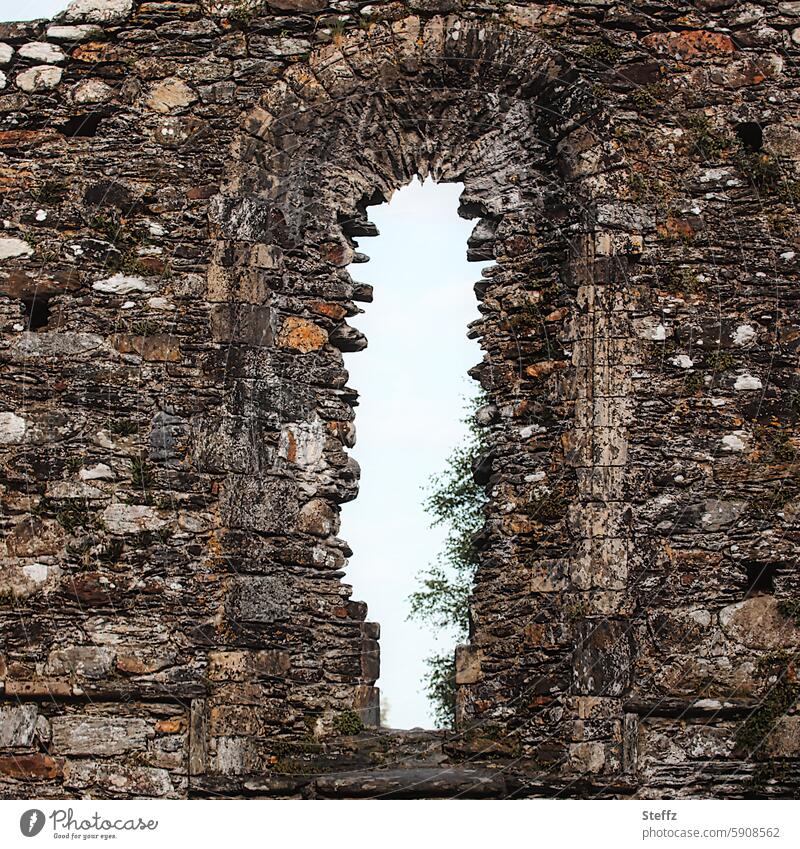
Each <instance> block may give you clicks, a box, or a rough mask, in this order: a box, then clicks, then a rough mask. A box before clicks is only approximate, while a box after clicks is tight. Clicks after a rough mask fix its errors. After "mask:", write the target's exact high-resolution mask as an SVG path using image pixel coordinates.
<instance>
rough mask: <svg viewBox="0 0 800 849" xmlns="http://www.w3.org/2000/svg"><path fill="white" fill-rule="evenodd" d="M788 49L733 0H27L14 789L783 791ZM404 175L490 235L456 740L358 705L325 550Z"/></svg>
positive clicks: (769, 5) (19, 158) (63, 793)
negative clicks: (43, 0)
mask: <svg viewBox="0 0 800 849" xmlns="http://www.w3.org/2000/svg"><path fill="white" fill-rule="evenodd" d="M799 49H800V3H794V2H781V3H775V2H762V3H737V2H731V0H701V2H696V3H679V2H672V0H668V2H653V3H643V4H637V5H636V6H635V7H633V6H623V5H621V4H615V3H613V2H610V0H609V2H606V0H584V2H574V3H572V2H562V3H559V4H541V3H523V2H520V3H516V4H505V3H496V2H486V3H480V2H475V3H473V2H469V0H417V2H411V3H372V4H369V5H366V4H364V3H359V2H352V1H351V0H337V2H334V3H332V4H331V5H330V6H327V5H325V3H324V0H272V2H269V3H258V4H255V3H254V4H251V5H249V6H248V4H247V3H246V2H244V0H241V2H236V3H232V4H227V5H225V4H221V3H220V4H216V5H215V4H213V3H210V2H207V3H193V2H187V3H178V2H174V3H173V2H133V1H132V0H78V2H76V3H74V4H73V5H72V6H71V7H70V10H69V11H68V12H66V13H65V14H64V15H62V16H60V18H59V19H58V20H56V21H53V22H33V23H21V24H0V157H1V158H0V219H2V221H3V228H4V229H3V231H2V233H0V323H2V332H3V335H2V341H1V342H0V379H2V387H3V391H2V395H1V396H0V497H2V505H3V512H2V524H3V541H2V543H0V597H1V598H2V605H1V606H0V634H2V643H0V698H1V699H2V701H0V793H1V794H2V795H3V796H6V797H15V798H18V797H53V798H58V797H72V796H110V797H125V796H146V797H151V796H154V797H155V796H163V797H186V796H190V795H192V796H276V795H287V796H297V795H303V796H309V797H314V796H359V795H362V796H363V795H378V796H385V795H401V796H411V797H414V796H431V795H433V796H436V795H439V796H451V795H460V796H490V797H522V796H557V795H568V796H582V797H592V796H595V795H603V796H632V795H638V796H641V797H658V796H663V797H670V796H695V797H707V796H750V795H777V796H780V795H790V794H793V793H796V792H797V785H798V774H800V773H798V758H800V716H799V715H798V714H797V712H796V709H797V698H798V693H800V685H798V683H797V680H796V675H795V653H796V651H797V648H798V644H799V643H800V627H799V626H800V581H799V578H798V570H797V558H796V540H797V536H798V525H799V521H800V520H799V514H798V504H797V495H798V492H799V491H800V488H799V487H798V482H797V472H796V459H797V450H798V447H800V445H798V442H797V429H796V422H797V419H798V416H800V402H799V401H798V398H800V394H799V391H800V384H798V382H797V377H796V375H797V347H798V340H800V323H798V320H797V316H796V305H797V270H798V268H797V257H796V251H797V249H798V225H797V219H796V205H797V202H798V200H800V182H798V179H800V178H799V176H798V171H797V169H798V160H800V126H798V121H799V120H800V119H798V117H797V116H798V114H800V111H799V110H798V87H797V85H796V84H795V79H794V78H795V75H796V73H797V57H798V50H799ZM415 174H422V175H426V174H431V175H432V176H434V178H435V179H437V180H448V181H459V182H463V183H464V186H465V189H464V193H463V196H462V204H461V213H462V214H463V215H464V216H466V217H469V218H473V219H475V221H476V226H475V230H474V232H473V235H472V237H471V239H470V241H469V245H468V253H469V256H470V257H471V258H472V259H473V260H475V261H476V262H481V263H483V264H484V265H483V267H482V270H481V272H480V275H481V279H480V280H479V282H477V283H476V284H475V293H476V296H477V298H478V301H479V309H480V312H481V315H482V317H481V319H480V320H479V321H477V322H475V323H473V325H472V326H471V327H470V328H469V333H470V334H471V335H472V336H474V337H475V338H479V339H480V341H481V345H482V347H483V350H484V352H485V354H484V358H483V361H482V362H481V363H480V364H478V365H476V366H475V368H474V369H473V370H472V375H473V377H475V378H476V379H477V380H479V381H480V384H481V385H482V387H483V388H484V389H485V390H486V393H487V395H488V397H489V399H490V402H489V403H488V404H487V405H486V406H485V407H483V408H482V409H481V410H479V412H478V421H479V423H480V424H481V425H482V426H484V427H486V428H487V433H488V443H489V445H490V449H489V451H488V452H487V454H486V455H485V456H483V457H480V458H477V461H476V464H475V470H476V477H477V479H478V480H479V482H481V483H482V484H484V485H485V486H486V488H487V493H488V495H489V504H488V507H487V517H486V525H485V527H484V530H483V531H482V532H481V534H480V536H479V538H478V540H477V545H478V547H479V549H480V552H481V566H480V568H479V571H478V575H477V578H476V584H475V589H474V595H473V599H472V604H471V620H472V625H471V635H470V642H469V645H467V646H462V647H459V649H458V650H457V653H456V671H457V682H458V710H457V727H456V729H455V730H454V731H453V732H447V733H444V732H439V733H415V732H408V733H399V732H391V731H388V730H385V729H380V728H378V727H377V725H378V697H377V690H376V688H375V687H374V684H375V681H376V680H377V678H378V673H379V664H378V637H379V627H378V625H377V624H374V623H370V622H368V621H366V616H367V608H366V604H365V603H363V602H359V601H354V600H352V599H351V588H350V587H349V586H348V585H347V584H345V583H343V581H342V579H343V577H344V576H345V568H344V567H345V566H346V563H347V557H348V556H349V554H350V552H349V549H348V546H347V543H346V542H345V541H344V539H341V538H339V536H338V534H339V505H340V504H341V503H343V502H345V501H348V500H350V499H352V498H354V497H355V496H356V493H357V485H358V467H357V464H356V463H355V462H354V460H353V459H352V458H351V457H350V456H349V454H348V449H350V448H352V446H353V444H354V442H355V425H354V419H355V412H354V406H355V402H356V399H357V394H356V391H355V389H354V388H352V387H349V386H348V385H347V380H348V376H347V372H346V370H345V369H344V367H343V359H342V353H343V352H352V351H358V350H361V349H362V348H363V347H365V345H366V340H365V339H364V338H363V336H362V335H361V334H360V333H359V331H358V329H357V320H355V321H353V322H352V323H351V321H349V320H352V319H353V318H354V317H355V316H356V315H357V314H358V312H359V311H360V307H359V306H358V304H359V303H363V302H368V301H369V300H370V299H371V297H372V290H371V287H370V286H369V285H368V284H367V283H364V282H360V281H359V279H357V278H360V277H361V275H360V274H355V270H356V269H354V265H355V264H357V263H360V262H364V261H365V260H366V257H364V256H363V255H362V254H360V253H359V252H358V250H357V248H358V245H357V239H358V237H359V236H360V235H366V234H370V233H372V232H373V229H374V228H373V227H372V225H371V224H370V222H369V219H368V208H369V206H370V205H374V204H377V203H381V202H383V201H384V200H386V199H388V198H389V196H390V195H391V194H392V192H393V191H395V190H396V189H398V188H399V187H401V186H403V185H404V184H405V183H407V182H408V181H409V180H410V179H411V178H412V177H413V175H415ZM357 270H358V271H359V272H360V271H361V269H357ZM365 276H366V277H368V275H365ZM476 276H477V273H476ZM421 344H424V340H421ZM398 450H401V446H398ZM342 533H343V534H344V536H345V537H346V535H347V529H346V528H344V529H343V531H342ZM376 568H379V564H376Z"/></svg>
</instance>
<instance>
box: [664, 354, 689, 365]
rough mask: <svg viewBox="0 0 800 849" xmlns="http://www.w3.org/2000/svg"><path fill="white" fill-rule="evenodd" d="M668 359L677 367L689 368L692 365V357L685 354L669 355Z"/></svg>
mask: <svg viewBox="0 0 800 849" xmlns="http://www.w3.org/2000/svg"><path fill="white" fill-rule="evenodd" d="M669 361H670V362H671V363H672V365H674V366H677V367H678V368H691V367H692V366H693V365H694V361H693V360H692V358H691V357H689V356H687V355H686V354H678V356H677V357H670V358H669Z"/></svg>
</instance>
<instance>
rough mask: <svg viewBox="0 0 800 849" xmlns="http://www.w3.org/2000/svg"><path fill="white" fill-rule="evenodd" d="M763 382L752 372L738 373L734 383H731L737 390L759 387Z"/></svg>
mask: <svg viewBox="0 0 800 849" xmlns="http://www.w3.org/2000/svg"><path fill="white" fill-rule="evenodd" d="M762 386H763V384H762V383H761V378H759V377H755V376H754V375H752V374H740V375H739V376H738V377H737V378H736V383H734V384H733V388H734V389H736V390H738V391H739V392H742V391H746V390H753V389H761V388H762Z"/></svg>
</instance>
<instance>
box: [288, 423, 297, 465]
mask: <svg viewBox="0 0 800 849" xmlns="http://www.w3.org/2000/svg"><path fill="white" fill-rule="evenodd" d="M286 459H287V460H288V461H289V462H290V463H294V461H295V460H296V459H297V440H296V439H295V436H294V434H293V433H292V431H291V430H287V431H286Z"/></svg>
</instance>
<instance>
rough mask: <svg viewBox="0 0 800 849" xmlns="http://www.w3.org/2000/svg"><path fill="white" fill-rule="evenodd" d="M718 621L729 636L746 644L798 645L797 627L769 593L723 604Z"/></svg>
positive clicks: (781, 646)
mask: <svg viewBox="0 0 800 849" xmlns="http://www.w3.org/2000/svg"><path fill="white" fill-rule="evenodd" d="M719 622H720V625H721V626H722V629H723V631H724V632H725V634H726V635H727V636H728V637H729V638H730V639H732V640H736V641H737V642H740V643H742V644H744V645H745V646H748V647H753V648H759V649H781V648H787V647H789V646H796V645H800V628H798V627H797V626H796V625H795V623H794V622H793V621H792V620H791V619H790V618H788V617H786V616H784V615H783V614H781V613H780V610H779V607H778V602H777V601H776V600H775V598H774V597H773V596H770V595H758V596H755V597H753V598H749V599H746V600H745V601H740V602H737V603H736V604H732V605H729V606H728V607H724V608H723V609H722V610H721V611H720V613H719Z"/></svg>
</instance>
